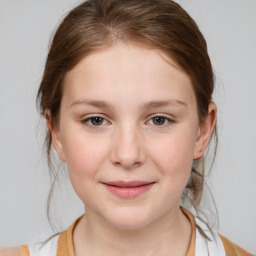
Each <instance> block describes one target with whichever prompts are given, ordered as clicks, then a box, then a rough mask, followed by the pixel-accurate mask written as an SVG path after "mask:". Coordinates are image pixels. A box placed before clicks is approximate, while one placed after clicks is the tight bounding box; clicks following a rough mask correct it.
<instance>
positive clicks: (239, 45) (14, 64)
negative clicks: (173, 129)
mask: <svg viewBox="0 0 256 256" xmlns="http://www.w3.org/2000/svg"><path fill="white" fill-rule="evenodd" d="M79 2H81V1H77V0H43V1H42V0H0V247H3V246H14V245H20V244H23V243H31V242H36V241H42V240H44V239H46V238H47V236H49V235H50V234H52V232H53V231H51V229H50V226H49V224H48V221H47V217H46V199H47V195H48V190H49V177H48V169H47V165H46V160H45V158H44V156H43V154H42V148H43V146H42V144H43V141H42V136H43V130H44V124H43V123H42V121H40V117H39V114H38V112H37V109H36V104H35V99H36V93H37V89H38V86H39V83H40V79H41V76H42V72H43V66H44V62H45V58H46V54H47V49H48V42H49V39H50V36H51V35H52V33H53V30H54V29H55V28H56V25H57V24H58V23H59V22H60V20H61V18H63V16H64V15H65V14H66V13H67V11H68V10H70V9H71V8H72V7H74V6H75V5H76V4H77V3H79ZM177 2H179V3H180V4H181V5H182V6H183V7H184V8H185V9H186V10H187V11H188V12H189V14H191V16H192V17H193V18H194V19H195V21H196V22H197V23H198V25H199V27H200V29H201V31H202V32H203V34H204V35H205V38H206V40H207V42H208V47H209V54H210V57H211V59H212V63H213V67H214V70H215V74H216V92H215V98H214V100H215V102H216V103H217V104H218V126H219V148H218V155H217V159H216V162H215V165H214V168H213V170H212V174H211V176H209V179H208V180H209V185H210V187H211V190H212V193H213V196H214V198H215V201H216V204H217V208H218V212H219V219H220V225H219V228H218V227H216V228H218V230H219V232H220V233H222V234H223V235H225V236H227V237H228V238H229V239H230V240H232V241H234V242H235V243H237V244H239V245H240V246H242V247H244V248H246V249H247V250H249V251H251V252H254V253H255V252H256V185H255V184H256V182H255V181H256V47H255V45H256V1H255V0H243V1H242V0H180V1H177ZM66 180H67V181H64V182H63V183H62V185H60V186H59V188H58V189H57V192H58V193H57V194H56V196H55V197H54V201H53V204H54V208H53V211H52V213H53V215H54V216H55V220H56V225H57V224H58V225H59V228H60V230H63V229H64V228H66V227H68V226H69V225H71V224H72V222H73V221H74V220H75V218H77V217H78V216H80V215H81V214H82V212H83V205H82V203H81V202H80V200H79V199H78V198H77V196H76V195H75V194H74V192H73V190H72V187H71V186H70V184H69V182H68V179H66Z"/></svg>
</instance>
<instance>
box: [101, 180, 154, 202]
mask: <svg viewBox="0 0 256 256" xmlns="http://www.w3.org/2000/svg"><path fill="white" fill-rule="evenodd" d="M102 184H103V185H104V186H105V187H106V188H107V189H108V190H109V191H110V192H111V193H113V194H114V195H116V196H118V197H121V198H134V197H137V196H139V195H141V194H143V193H145V192H147V191H148V190H150V188H151V187H152V186H153V185H154V184H155V182H147V181H110V182H103V183H102Z"/></svg>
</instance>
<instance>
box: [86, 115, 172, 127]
mask: <svg viewBox="0 0 256 256" xmlns="http://www.w3.org/2000/svg"><path fill="white" fill-rule="evenodd" d="M97 117H98V118H101V119H103V122H104V121H106V119H105V118H103V117H101V116H92V117H88V118H86V119H84V120H82V123H83V124H84V125H86V126H88V127H89V128H90V129H100V128H101V127H102V126H103V124H102V125H98V126H97V125H93V124H88V123H89V122H90V121H92V120H93V119H95V118H97ZM157 117H161V118H164V120H165V121H164V124H162V125H154V124H153V125H154V126H158V127H159V128H164V127H166V126H169V125H171V124H173V123H174V120H173V119H170V118H168V117H166V116H162V115H156V116H153V117H151V118H150V120H153V119H154V118H157ZM166 121H167V124H166Z"/></svg>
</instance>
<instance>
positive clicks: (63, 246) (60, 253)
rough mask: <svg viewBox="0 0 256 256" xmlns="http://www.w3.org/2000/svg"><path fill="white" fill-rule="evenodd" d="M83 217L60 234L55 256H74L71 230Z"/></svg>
mask: <svg viewBox="0 0 256 256" xmlns="http://www.w3.org/2000/svg"><path fill="white" fill-rule="evenodd" d="M82 217H83V215H82V216H80V217H79V218H78V219H77V220H76V221H75V222H74V223H73V224H72V225H71V226H70V227H69V228H68V229H67V230H65V231H64V232H62V233H61V234H60V237H59V241H58V248H57V256H75V250H74V246H73V230H74V228H75V225H76V224H77V222H78V221H79V220H80V219H81V218H82Z"/></svg>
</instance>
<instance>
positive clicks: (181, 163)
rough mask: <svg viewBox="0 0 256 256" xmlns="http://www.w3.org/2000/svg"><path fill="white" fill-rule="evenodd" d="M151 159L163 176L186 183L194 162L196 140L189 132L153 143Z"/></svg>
mask: <svg viewBox="0 0 256 256" xmlns="http://www.w3.org/2000/svg"><path fill="white" fill-rule="evenodd" d="M151 148H152V149H154V151H152V152H151V156H152V157H151V159H152V160H153V161H154V163H155V164H156V165H157V166H158V169H159V170H160V171H161V175H163V176H165V177H170V178H173V179H175V180H176V181H178V180H180V181H181V182H183V183H184V182H186V180H187V179H188V177H189V175H190V172H191V166H192V161H193V149H194V139H193V136H191V134H190V133H188V132H181V133H178V134H170V136H165V137H163V138H161V139H160V140H159V139H158V141H157V142H156V141H154V142H151Z"/></svg>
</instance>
